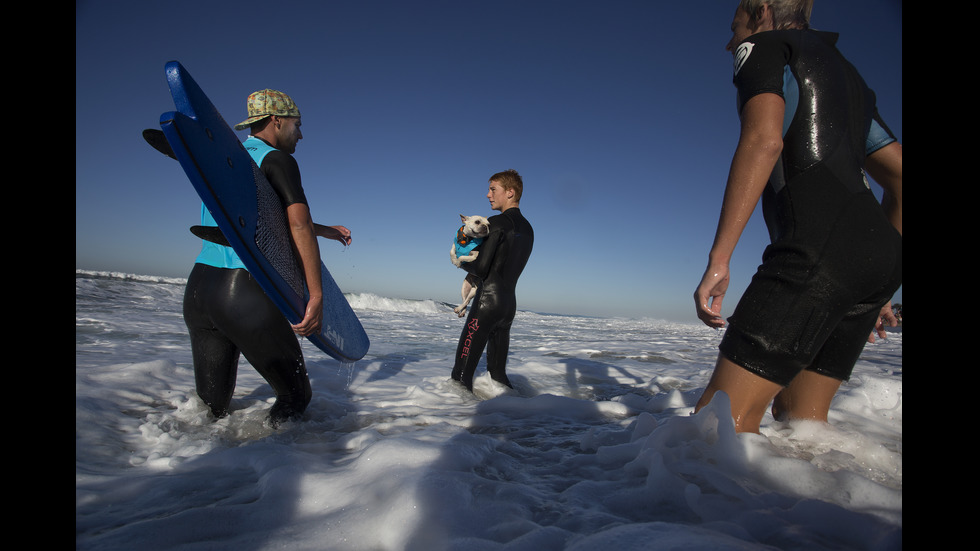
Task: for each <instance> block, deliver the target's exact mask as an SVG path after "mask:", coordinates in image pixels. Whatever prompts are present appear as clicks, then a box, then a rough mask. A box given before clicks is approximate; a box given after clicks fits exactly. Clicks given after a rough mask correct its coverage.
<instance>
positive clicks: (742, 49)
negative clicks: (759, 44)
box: [735, 42, 755, 75]
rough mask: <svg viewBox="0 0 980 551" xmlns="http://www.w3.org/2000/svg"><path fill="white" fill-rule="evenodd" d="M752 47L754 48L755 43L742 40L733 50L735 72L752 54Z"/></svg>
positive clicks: (736, 72)
mask: <svg viewBox="0 0 980 551" xmlns="http://www.w3.org/2000/svg"><path fill="white" fill-rule="evenodd" d="M752 48H755V44H753V43H751V42H742V43H741V44H739V46H738V49H737V50H735V74H736V75H737V74H738V72H739V71H740V70H741V69H742V65H745V62H746V61H747V60H748V59H749V56H750V55H752Z"/></svg>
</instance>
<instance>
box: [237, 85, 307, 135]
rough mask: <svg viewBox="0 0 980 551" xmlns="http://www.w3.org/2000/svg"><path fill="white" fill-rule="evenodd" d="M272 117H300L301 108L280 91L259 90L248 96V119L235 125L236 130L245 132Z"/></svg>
mask: <svg viewBox="0 0 980 551" xmlns="http://www.w3.org/2000/svg"><path fill="white" fill-rule="evenodd" d="M270 115H277V116H280V117H298V116H299V108H298V107H296V104H295V103H293V100H292V98H290V97H289V96H287V95H286V94H283V93H282V92H280V91H278V90H270V89H268V88H266V89H265V90H259V91H258V92H252V93H251V94H249V96H248V118H247V119H245V120H244V121H242V122H240V123H238V124H236V125H235V130H244V129H245V128H248V127H249V126H251V125H252V123H255V122H258V121H260V120H262V119H264V118H266V117H268V116H270Z"/></svg>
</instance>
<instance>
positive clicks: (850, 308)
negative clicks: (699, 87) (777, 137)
mask: <svg viewBox="0 0 980 551" xmlns="http://www.w3.org/2000/svg"><path fill="white" fill-rule="evenodd" d="M836 41H837V35H836V34H832V33H825V32H818V31H800V30H785V31H768V32H763V33H758V34H755V35H753V36H750V37H749V38H747V39H746V40H745V41H744V42H742V44H741V45H740V46H739V50H738V52H737V53H736V69H735V77H734V83H735V86H736V88H737V90H738V98H739V103H738V105H739V109H741V107H742V106H743V105H744V104H745V102H747V101H748V100H749V99H750V98H751V97H753V96H754V95H756V94H761V93H776V94H779V95H780V96H782V97H783V99H784V100H786V114H785V119H784V136H783V151H782V155H781V158H780V159H779V161H777V163H776V166H775V168H774V170H773V173H772V175H771V177H770V179H769V184H768V185H767V186H766V190H765V192H764V193H763V198H762V200H763V214H764V216H765V220H766V225H767V227H768V228H769V234H770V238H771V244H770V245H769V246H768V247H767V248H766V250H765V253H764V254H763V264H762V265H761V266H760V267H759V269H758V271H757V272H756V274H755V276H753V278H752V282H751V283H750V284H749V286H748V288H747V289H746V291H745V293H744V294H743V296H742V298H741V300H740V301H739V304H738V306H737V307H736V309H735V311H734V313H733V315H732V316H731V318H729V328H728V331H727V332H726V334H725V337H724V338H723V340H722V343H721V345H720V350H721V353H722V354H724V355H725V356H726V357H727V358H729V359H730V360H732V361H734V362H735V363H736V364H738V365H740V366H742V367H744V368H746V369H748V370H750V371H752V372H754V373H756V374H758V375H760V376H762V377H765V378H766V379H769V380H771V381H773V382H776V383H779V384H781V385H787V384H789V382H790V381H791V380H792V379H793V378H794V377H795V376H796V375H797V374H798V373H799V372H800V371H801V370H803V369H810V370H813V371H815V372H818V373H821V374H823V375H827V376H830V377H833V378H836V379H840V380H847V379H848V378H849V377H850V374H851V370H852V369H853V368H854V363H855V362H856V361H857V358H858V356H859V355H860V353H861V351H862V349H863V348H864V343H865V341H866V340H867V338H868V335H869V334H870V332H871V331H872V329H873V327H874V324H875V321H876V320H877V317H878V313H879V311H880V309H881V307H882V306H883V305H884V304H885V303H886V302H887V301H888V300H889V299H890V298H891V296H892V294H893V293H894V292H895V291H896V290H897V289H898V287H899V286H900V285H901V283H902V237H901V234H899V233H898V231H897V230H896V229H895V228H894V227H893V226H892V225H891V224H890V223H889V221H888V219H887V218H886V216H885V213H884V211H883V209H882V208H881V206H880V205H879V204H878V201H877V199H876V198H875V196H874V195H873V194H872V192H871V190H870V188H869V186H868V182H867V180H866V178H865V176H864V171H863V169H864V162H865V158H866V156H867V155H870V154H871V153H872V152H874V151H876V150H877V149H878V148H881V147H884V146H885V145H887V144H889V143H891V142H893V141H895V139H894V137H893V136H892V135H891V132H890V131H889V130H888V128H887V126H885V125H884V123H883V122H882V121H881V120H880V118H879V116H878V113H877V109H876V107H875V97H874V93H873V92H872V91H871V90H870V89H869V88H868V87H867V85H866V84H865V83H864V81H863V79H862V78H861V76H860V75H859V74H858V72H857V71H856V70H855V69H854V67H853V66H852V65H851V64H850V63H849V62H848V61H847V60H846V59H845V58H844V57H843V56H842V55H841V54H840V52H839V51H838V50H837V48H836V46H835V43H836Z"/></svg>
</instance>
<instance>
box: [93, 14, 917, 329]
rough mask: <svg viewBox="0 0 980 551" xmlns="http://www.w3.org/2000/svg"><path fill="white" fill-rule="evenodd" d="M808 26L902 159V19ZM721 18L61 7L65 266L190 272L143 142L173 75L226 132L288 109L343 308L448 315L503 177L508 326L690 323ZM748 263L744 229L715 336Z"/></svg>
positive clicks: (175, 200) (722, 165) (714, 116)
mask: <svg viewBox="0 0 980 551" xmlns="http://www.w3.org/2000/svg"><path fill="white" fill-rule="evenodd" d="M815 4H816V5H815V7H814V12H813V18H812V24H813V26H814V27H816V28H819V29H823V30H830V31H835V32H840V33H841V39H840V42H839V44H838V45H839V47H840V49H841V50H842V51H843V52H844V54H845V55H847V56H848V57H849V58H850V59H851V61H852V62H853V63H854V64H855V65H856V66H857V67H858V69H859V70H860V71H861V72H862V74H863V75H864V77H865V79H866V80H867V81H868V83H869V84H870V85H871V86H872V87H873V88H874V89H875V91H876V92H877V94H878V106H879V111H881V113H882V114H883V116H884V117H885V120H886V121H887V123H888V124H889V126H890V127H891V129H892V130H893V131H894V132H895V133H896V134H897V135H898V137H899V139H900V140H901V138H902V13H901V1H900V0H859V1H856V2H854V1H845V0H832V1H831V0H816V2H815ZM736 5H737V2H735V1H734V0H732V1H721V0H689V1H684V2H662V1H655V0H647V1H638V0H632V1H627V0H602V1H599V0H596V1H546V0H526V1H523V2H521V1H511V0H503V1H497V2H475V1H465V0H457V1H448V0H446V1H429V0H419V1H408V0H406V1H401V2H398V1H380V0H377V1H375V0H364V1H354V0H345V1H333V0H323V1H285V2H280V3H269V2H254V1H251V0H238V1H218V0H206V1H202V0H197V1H194V2H189V1H184V0H168V1H167V2H132V1H130V0H126V1H117V0H78V1H77V2H76V10H75V11H76V16H75V267H76V269H84V270H106V271H121V272H128V273H136V274H145V275H159V276H172V277H186V276H187V274H188V273H189V272H190V269H191V266H192V264H193V261H194V258H195V257H196V255H197V253H198V251H199V248H200V245H199V243H200V242H199V241H198V240H197V239H196V238H195V237H194V236H193V235H191V233H190V232H189V231H188V227H189V226H191V225H193V224H196V223H197V222H198V216H199V208H200V199H199V198H198V197H197V195H196V193H195V192H194V190H193V188H192V187H191V185H190V183H189V182H188V180H187V178H186V176H185V175H184V173H183V171H182V170H181V168H180V166H179V165H178V163H177V162H176V161H172V160H170V159H168V158H166V157H163V156H162V155H160V154H158V153H157V152H155V151H153V150H152V149H151V148H150V147H149V146H147V145H146V144H145V142H143V140H142V138H141V135H140V133H141V131H142V130H143V129H144V128H159V118H160V114H161V113H164V112H166V111H172V110H173V109H174V105H173V101H172V99H171V97H170V93H169V90H168V88H167V82H166V78H165V75H164V65H165V64H166V63H167V62H168V61H171V60H177V61H180V62H181V64H183V65H184V67H185V68H186V69H187V70H188V71H189V72H190V73H191V75H192V76H193V77H194V78H195V80H197V82H198V84H200V85H201V87H202V88H203V89H204V91H205V92H206V93H207V94H208V95H209V97H210V98H211V100H212V102H213V103H214V104H215V106H216V107H217V108H218V110H219V111H220V112H221V113H222V114H223V116H224V117H225V120H226V121H227V122H228V123H229V125H233V124H235V123H237V122H239V121H240V120H243V119H244V118H245V117H246V113H245V98H246V96H247V95H248V94H249V93H250V92H252V91H254V90H258V89H262V88H275V89H278V90H282V91H284V92H286V93H287V94H289V95H290V96H292V98H293V99H294V100H295V101H296V103H297V105H298V106H299V108H300V110H301V112H302V114H303V134H304V139H303V140H302V141H301V142H300V144H299V146H298V148H297V152H296V154H295V157H296V159H297V161H298V162H299V165H300V169H301V170H302V175H303V184H304V187H305V189H306V194H307V198H308V199H309V201H310V207H311V210H312V212H313V215H314V218H315V219H316V221H318V222H320V223H324V224H328V225H335V224H342V225H345V226H347V227H349V228H350V229H351V231H352V232H353V244H352V245H351V246H350V247H349V248H347V249H344V248H343V247H342V246H341V245H340V244H339V243H336V242H334V241H325V240H322V239H321V240H320V246H321V254H322V257H323V259H324V263H325V264H326V265H327V267H328V268H329V269H330V271H331V273H332V274H333V276H334V278H335V279H336V280H337V282H338V284H339V285H340V287H341V288H342V289H343V290H344V291H347V292H370V293H376V294H379V295H383V296H390V297H397V298H409V299H435V300H441V301H447V302H452V301H456V300H458V299H459V288H460V284H461V281H462V275H463V272H461V271H460V270H457V269H456V268H454V267H453V266H452V265H451V264H450V263H449V245H450V243H451V241H452V237H453V233H454V232H455V231H456V228H457V227H458V222H459V218H458V215H459V214H460V213H462V214H482V215H491V214H495V213H494V212H492V211H490V210H489V205H488V203H487V201H486V198H485V195H486V190H487V179H488V178H489V176H490V175H491V174H493V173H495V172H498V171H500V170H504V169H508V168H514V169H516V170H518V171H519V172H520V173H521V175H522V176H523V178H524V182H525V193H524V198H523V200H522V202H521V209H522V211H523V212H524V214H525V216H527V217H528V219H529V220H530V221H531V223H532V224H533V225H534V228H535V234H536V242H535V250H534V253H533V255H532V257H531V261H530V263H529V264H528V267H527V269H526V271H525V273H524V276H523V277H522V279H521V283H520V286H519V288H518V300H519V305H520V307H521V308H522V309H528V310H534V311H539V312H555V313H566V314H584V315H603V316H607V315H611V316H626V317H651V318H660V319H668V320H676V321H696V320H697V318H696V317H695V315H694V301H693V298H692V297H693V292H694V288H695V287H696V286H697V284H698V282H699V280H700V278H701V274H702V272H703V270H704V267H705V264H706V261H707V253H708V248H709V247H710V245H711V240H712V237H713V235H714V231H715V225H716V223H717V219H718V213H719V209H720V206H721V198H722V192H723V190H724V185H725V178H726V175H727V173H728V167H729V164H730V162H731V157H732V153H733V151H734V148H735V144H736V142H737V138H738V119H737V115H736V112H735V92H734V88H733V86H732V84H731V71H732V58H731V55H730V54H729V53H728V52H726V51H725V50H724V46H725V44H726V43H727V41H728V40H729V38H730V31H729V25H730V23H731V19H732V15H733V13H734V10H735V6H736ZM239 134H240V135H241V136H242V138H244V135H245V133H244V132H240V133H239ZM874 187H875V188H876V190H877V186H874ZM879 196H880V194H879ZM766 242H767V236H766V232H765V226H764V223H763V221H762V216H761V213H760V212H758V211H757V212H756V214H755V216H753V219H752V221H751V222H750V225H749V228H748V229H747V231H746V233H745V234H744V235H743V237H742V240H741V241H740V243H739V246H738V248H737V249H736V252H735V258H734V261H733V265H732V270H733V281H732V284H731V287H730V289H729V294H728V296H727V297H726V300H725V303H724V304H725V307H724V311H723V313H724V315H730V314H731V312H732V310H733V309H734V307H735V304H736V301H737V298H738V297H739V296H740V295H741V293H742V291H743V290H744V288H745V286H746V285H747V284H748V282H749V279H750V278H751V276H752V273H753V272H754V271H755V268H756V266H757V265H758V263H759V261H760V258H761V254H762V250H763V248H764V247H765V245H766ZM896 301H897V302H901V290H900V291H899V294H898V295H897V296H896Z"/></svg>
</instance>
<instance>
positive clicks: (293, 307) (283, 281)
mask: <svg viewBox="0 0 980 551" xmlns="http://www.w3.org/2000/svg"><path fill="white" fill-rule="evenodd" d="M166 74H167V82H168V83H169V85H170V94H171V95H172V96H173V100H174V105H175V106H176V109H177V110H176V111H169V112H166V113H163V114H162V115H160V127H161V128H162V130H163V133H164V135H165V136H166V138H167V141H168V142H169V144H170V147H171V148H172V149H173V152H174V155H175V156H176V157H177V160H178V161H180V165H181V167H183V169H184V172H185V173H187V177H188V178H189V179H190V181H191V184H193V186H194V189H195V190H197V193H198V195H200V196H201V200H202V201H203V202H204V206H205V207H207V209H208V210H209V211H210V212H211V215H212V216H213V217H214V219H215V221H216V222H217V223H218V228H220V229H221V233H223V234H224V236H225V238H226V239H227V240H228V242H229V244H230V245H231V247H232V248H233V249H234V250H235V252H236V253H238V256H239V257H240V258H241V259H242V263H243V264H245V267H246V269H248V271H249V272H250V273H251V274H252V276H253V277H254V278H255V280H256V281H257V282H258V284H259V285H260V286H261V287H262V289H263V290H264V291H265V292H266V294H267V295H269V297H270V298H271V299H272V301H273V302H274V303H275V304H276V306H278V307H279V310H281V311H282V313H283V315H284V316H285V317H286V319H287V320H288V321H289V322H290V323H298V322H299V321H302V319H303V315H304V313H305V312H306V304H307V301H308V299H309V292H308V291H307V289H306V281H305V278H304V276H303V272H302V270H301V269H300V266H299V262H298V259H297V258H296V255H295V253H294V252H293V247H292V238H291V237H290V233H289V226H288V223H287V220H286V213H285V210H284V209H283V207H282V203H281V201H280V200H279V196H278V195H276V192H275V191H274V190H273V189H272V186H271V185H270V184H269V181H268V180H267V179H266V177H265V175H264V174H263V173H262V171H261V170H260V169H259V167H258V165H256V164H255V161H253V160H252V156H251V155H249V154H248V152H247V151H245V148H244V146H243V145H242V143H241V141H240V140H239V139H238V137H237V136H236V135H235V133H234V131H233V130H232V129H231V127H230V126H228V123H226V122H225V120H224V118H222V116H221V114H220V113H218V110H217V109H216V108H215V107H214V105H213V104H212V103H211V100H210V99H208V97H207V96H206V95H205V94H204V91H203V90H201V88H200V86H198V85H197V83H196V82H195V81H194V79H193V78H191V75H190V74H189V73H188V72H187V70H186V69H184V67H183V66H181V64H180V63H178V62H176V61H171V62H170V63H167V66H166ZM320 273H321V279H322V281H321V283H322V286H323V328H322V331H321V332H320V333H319V334H317V335H311V336H309V337H307V338H308V339H309V340H310V341H311V342H312V343H313V344H315V345H316V346H317V348H319V349H320V350H323V351H324V352H326V353H327V354H328V355H330V356H331V357H333V358H335V359H337V360H340V361H343V362H351V361H356V360H359V359H361V358H363V357H364V355H365V354H367V351H368V348H369V347H370V340H369V339H368V336H367V333H365V331H364V328H363V327H362V326H361V322H360V320H358V319H357V315H356V314H355V313H354V311H353V310H352V309H351V307H350V304H349V303H348V302H347V299H346V298H345V297H344V294H343V292H341V290H340V288H339V287H338V286H337V283H336V282H335V281H334V279H333V277H332V276H331V275H330V272H329V271H328V270H327V267H326V266H324V265H323V264H322V263H321V264H320Z"/></svg>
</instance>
